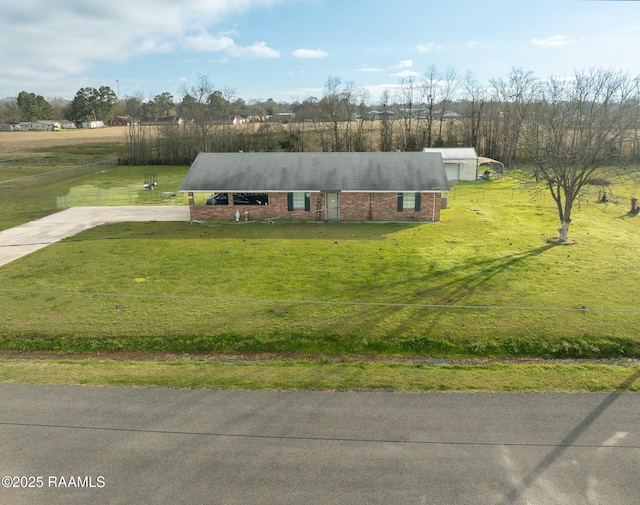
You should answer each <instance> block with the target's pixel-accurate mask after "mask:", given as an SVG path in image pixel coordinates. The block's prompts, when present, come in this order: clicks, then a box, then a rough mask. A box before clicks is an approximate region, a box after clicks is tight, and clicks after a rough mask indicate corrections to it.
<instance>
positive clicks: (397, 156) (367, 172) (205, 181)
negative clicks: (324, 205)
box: [179, 152, 449, 193]
mask: <svg viewBox="0 0 640 505" xmlns="http://www.w3.org/2000/svg"><path fill="white" fill-rule="evenodd" d="M179 191H193V192H265V193H266V192H284V191H287V192H288V191H367V192H369V191H371V192H384V191H392V192H414V191H415V192H418V191H419V192H429V191H433V192H442V191H449V185H448V182H447V175H446V171H445V168H444V163H443V162H442V156H441V155H440V154H438V153H419V152H418V153H416V152H412V153H233V154H213V153H200V154H198V157H197V158H196V159H195V161H194V162H193V164H192V165H191V168H190V169H189V172H188V173H187V176H186V177H185V179H184V181H183V182H182V185H181V186H180V189H179Z"/></svg>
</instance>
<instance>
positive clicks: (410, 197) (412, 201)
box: [402, 193, 416, 210]
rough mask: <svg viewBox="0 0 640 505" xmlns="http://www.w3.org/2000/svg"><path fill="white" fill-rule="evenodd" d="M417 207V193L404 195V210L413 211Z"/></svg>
mask: <svg viewBox="0 0 640 505" xmlns="http://www.w3.org/2000/svg"><path fill="white" fill-rule="evenodd" d="M415 207H416V194H415V193H403V194H402V208H403V209H404V210H407V209H410V210H413V209H415Z"/></svg>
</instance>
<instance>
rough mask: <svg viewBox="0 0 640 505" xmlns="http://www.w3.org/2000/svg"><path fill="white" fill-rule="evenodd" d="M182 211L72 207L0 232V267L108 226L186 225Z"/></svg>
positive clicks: (187, 210) (142, 208) (137, 207)
mask: <svg viewBox="0 0 640 505" xmlns="http://www.w3.org/2000/svg"><path fill="white" fill-rule="evenodd" d="M188 220H189V208H188V207H186V206H183V207H178V206H175V207H142V206H131V207H128V206H123V207H72V208H70V209H67V210H63V211H62V212H58V213H56V214H52V215H50V216H47V217H44V218H42V219H38V220H37V221H32V222H30V223H26V224H23V225H21V226H16V227H15V228H10V229H8V230H4V231H1V232H0V266H2V265H6V264H7V263H10V262H12V261H14V260H16V259H18V258H21V257H22V256H25V255H27V254H29V253H32V252H34V251H37V250H38V249H42V248H43V247H46V246H48V245H50V244H53V243H54V242H58V241H60V240H62V239H64V238H67V237H72V236H73V235H76V234H78V233H80V232H83V231H85V230H88V229H90V228H93V227H95V226H99V225H102V224H107V223H119V222H125V221H188Z"/></svg>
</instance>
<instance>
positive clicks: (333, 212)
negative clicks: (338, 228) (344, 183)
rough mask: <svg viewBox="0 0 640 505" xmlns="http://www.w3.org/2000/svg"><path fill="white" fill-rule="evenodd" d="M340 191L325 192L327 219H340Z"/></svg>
mask: <svg viewBox="0 0 640 505" xmlns="http://www.w3.org/2000/svg"><path fill="white" fill-rule="evenodd" d="M339 195H340V193H326V196H325V197H326V202H327V221H338V220H339V219H340V198H339Z"/></svg>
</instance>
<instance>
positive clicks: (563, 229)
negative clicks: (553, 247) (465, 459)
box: [558, 220, 569, 242]
mask: <svg viewBox="0 0 640 505" xmlns="http://www.w3.org/2000/svg"><path fill="white" fill-rule="evenodd" d="M558 231H559V232H560V242H566V241H567V240H568V238H569V221H565V220H562V221H560V228H558Z"/></svg>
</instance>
